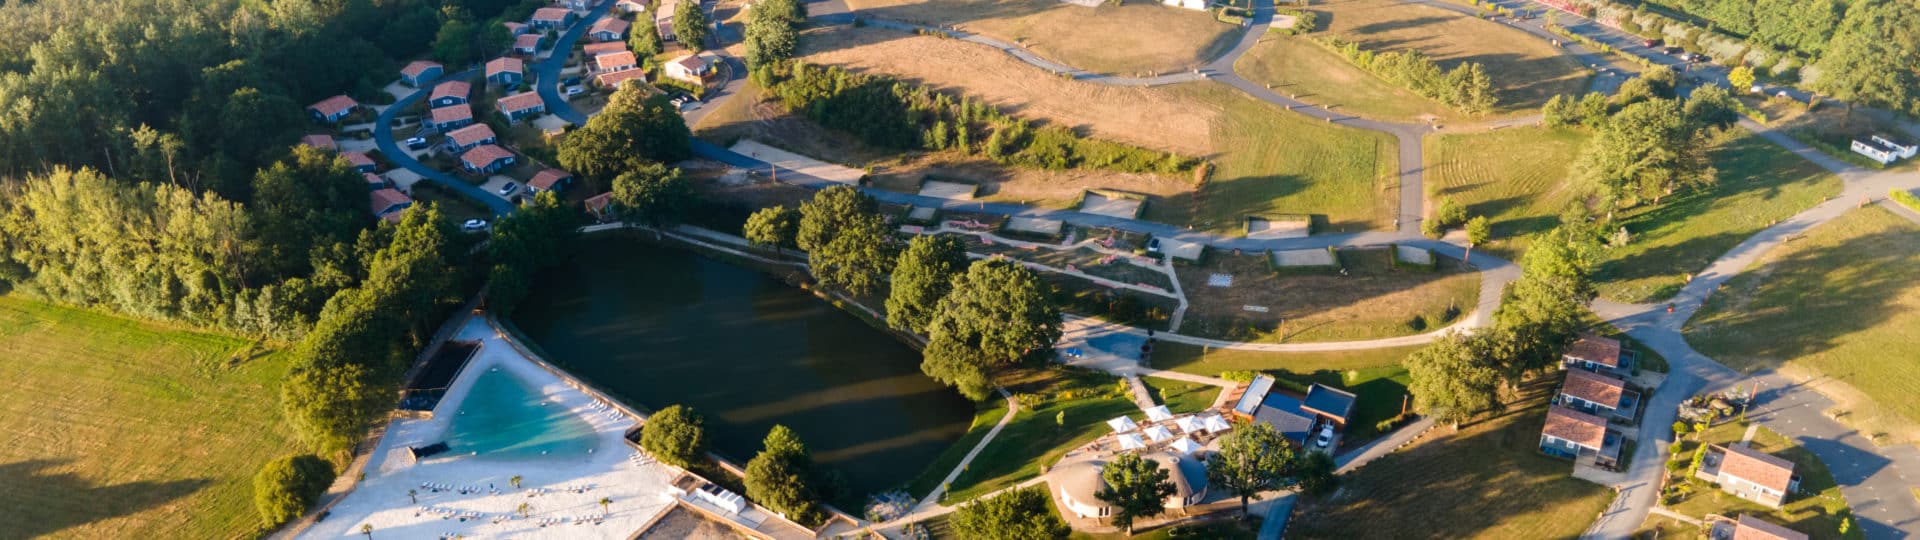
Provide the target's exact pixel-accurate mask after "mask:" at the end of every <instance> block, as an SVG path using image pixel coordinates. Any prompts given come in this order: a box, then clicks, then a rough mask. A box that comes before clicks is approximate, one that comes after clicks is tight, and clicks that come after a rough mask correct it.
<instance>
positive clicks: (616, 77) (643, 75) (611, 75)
mask: <svg viewBox="0 0 1920 540" xmlns="http://www.w3.org/2000/svg"><path fill="white" fill-rule="evenodd" d="M632 80H639V81H640V82H646V81H647V70H644V69H640V68H633V69H623V70H620V71H609V72H606V73H601V74H599V75H594V76H593V82H595V83H597V84H599V85H600V86H601V87H602V88H619V87H620V83H624V82H627V81H632Z"/></svg>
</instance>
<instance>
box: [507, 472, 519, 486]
mask: <svg viewBox="0 0 1920 540" xmlns="http://www.w3.org/2000/svg"><path fill="white" fill-rule="evenodd" d="M507 485H510V486H513V489H520V475H517V474H516V475H513V478H508V479H507Z"/></svg>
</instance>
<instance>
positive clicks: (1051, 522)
mask: <svg viewBox="0 0 1920 540" xmlns="http://www.w3.org/2000/svg"><path fill="white" fill-rule="evenodd" d="M1052 505H1053V501H1052V500H1051V499H1049V498H1048V497H1047V491H1046V489H1045V488H1043V487H1040V486H1034V487H1027V488H1016V489H1013V490H1010V491H1006V492H1003V493H1000V494H999V495H994V496H991V497H981V498H978V499H974V501H973V502H970V503H967V504H964V505H961V506H960V507H959V508H957V509H954V511H953V517H951V518H949V519H948V520H947V524H948V525H949V526H950V527H952V528H953V532H954V533H956V534H959V535H960V538H962V539H963V540H1060V539H1063V538H1066V537H1067V534H1069V533H1071V532H1072V529H1069V528H1067V524H1066V522H1064V521H1061V520H1060V516H1059V515H1056V514H1055V513H1054V512H1053V508H1052Z"/></svg>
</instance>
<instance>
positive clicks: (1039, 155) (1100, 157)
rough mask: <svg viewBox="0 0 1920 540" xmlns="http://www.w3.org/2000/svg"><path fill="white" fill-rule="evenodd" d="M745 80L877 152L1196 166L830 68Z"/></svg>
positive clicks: (1040, 163) (1126, 167)
mask: <svg viewBox="0 0 1920 540" xmlns="http://www.w3.org/2000/svg"><path fill="white" fill-rule="evenodd" d="M752 80H753V82H754V84H757V85H759V86H760V87H762V88H767V89H769V90H771V91H772V93H773V94H774V95H776V96H778V97H779V98H780V100H781V102H782V103H783V104H785V105H786V107H787V109H788V110H790V111H793V112H795V113H797V114H800V115H801V116H804V117H806V118H807V119H808V120H811V121H813V122H815V123H817V124H820V125H822V126H826V127H828V128H832V129H835V130H839V131H843V132H846V133H849V134H852V135H853V136H855V137H856V138H858V139H859V140H860V141H861V142H863V143H866V144H868V145H872V146H876V147H880V148H888V149H895V150H916V149H918V150H933V151H941V150H952V151H957V152H961V153H966V154H973V155H980V156H983V157H986V158H989V159H992V160H994V161H996V162H999V163H1003V164H1007V165H1015V166H1022V167H1031V168H1038V169H1048V170H1062V169H1075V168H1081V169H1100V170H1109V171H1117V172H1128V173H1163V174H1164V173H1175V172H1181V171H1186V170H1189V169H1191V168H1193V167H1194V166H1195V165H1197V164H1198V160H1194V159H1191V158H1186V157H1182V156H1180V155H1177V154H1173V153H1170V152H1157V151H1153V150H1148V149H1145V148H1139V147H1135V146H1130V145H1125V144H1120V143H1116V142H1112V141H1105V140H1099V139H1092V138H1087V137H1082V136H1080V135H1078V134H1076V133H1074V132H1073V130H1071V129H1068V128H1066V127H1063V126H1058V125H1049V126H1045V127H1035V126H1034V125H1033V123H1031V122H1029V121H1027V120H1023V119H1019V118H1015V117H1013V116H1010V115H1007V114H1006V113H1003V112H1001V111H1000V110H998V109H996V108H994V107H993V106H991V105H988V104H986V103H981V102H976V101H974V100H973V99H972V98H970V97H964V96H963V97H957V98H956V97H954V96H951V95H948V94H946V93H942V92H936V91H934V90H932V89H930V88H928V87H925V86H921V85H915V84H910V83H906V82H903V81H899V80H896V79H893V78H890V77H885V76H880V75H868V74H859V73H853V72H850V71H847V70H845V69H842V68H840V67H837V66H818V65H813V64H807V63H804V62H797V61H790V62H776V63H767V64H762V65H760V66H757V67H755V68H754V69H753V73H752Z"/></svg>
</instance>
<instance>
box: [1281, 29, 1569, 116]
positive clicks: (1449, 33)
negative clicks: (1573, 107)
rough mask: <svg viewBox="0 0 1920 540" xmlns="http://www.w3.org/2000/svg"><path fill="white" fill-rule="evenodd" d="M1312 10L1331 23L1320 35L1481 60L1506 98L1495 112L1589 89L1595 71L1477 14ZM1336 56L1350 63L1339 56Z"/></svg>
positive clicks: (1443, 62)
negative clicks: (1592, 71) (1556, 95)
mask: <svg viewBox="0 0 1920 540" xmlns="http://www.w3.org/2000/svg"><path fill="white" fill-rule="evenodd" d="M1308 9H1311V10H1313V11H1315V12H1318V14H1319V20H1320V25H1321V26H1322V27H1324V28H1325V30H1323V31H1322V32H1320V34H1332V35H1335V36H1339V37H1340V38H1341V39H1344V40H1347V41H1351V42H1354V43H1358V44H1359V45H1360V46H1361V48H1364V49H1367V50H1371V51H1376V52H1388V51H1406V50H1417V51H1420V52H1422V53H1425V54H1426V55H1427V56H1428V57H1429V58H1432V59H1433V60H1434V61H1435V62H1437V63H1439V65H1440V68H1441V69H1452V68H1453V66H1455V65H1457V64H1459V63H1460V62H1479V63H1480V64H1482V65H1484V66H1486V70H1487V77H1488V78H1490V79H1492V80H1493V88H1494V94H1495V95H1496V96H1497V97H1498V98H1499V100H1500V101H1499V103H1498V104H1497V105H1495V107H1494V109H1495V110H1494V111H1493V112H1494V114H1495V115H1500V114H1505V113H1512V112H1519V111H1520V110H1523V109H1535V108H1539V107H1540V106H1541V105H1544V104H1546V102H1547V99H1548V98H1551V97H1553V96H1554V95H1555V94H1578V93H1583V92H1585V91H1586V89H1587V79H1588V77H1589V72H1588V71H1587V70H1586V68H1584V67H1583V66H1581V65H1580V63H1579V62H1577V61H1575V60H1574V59H1573V58H1572V57H1571V56H1568V55H1566V54H1565V52H1564V51H1562V50H1560V49H1559V48H1558V47H1554V46H1553V45H1552V44H1550V43H1548V42H1547V41H1546V40H1543V39H1540V38H1539V37H1536V36H1532V35H1528V34H1527V33H1526V32H1524V31H1521V30H1518V29H1514V28H1508V27H1506V25H1502V24H1498V23H1493V22H1489V21H1485V20H1481V19H1480V18H1478V17H1474V16H1472V15H1467V14H1463V13H1457V12H1454V11H1451V10H1446V9H1441V8H1437V7H1431V6H1422V5H1417V4H1412V3H1407V2H1402V1H1400V0H1325V1H1322V2H1314V3H1313V5H1312V6H1311V7H1309V8H1308ZM1306 45H1307V46H1311V47H1317V45H1313V44H1310V43H1309V44H1306ZM1330 60H1331V61H1337V62H1341V63H1343V64H1344V63H1347V62H1346V60H1344V59H1340V58H1338V57H1330ZM1343 88H1344V87H1343ZM1414 97H1418V96H1414ZM1421 99H1422V100H1424V98H1421ZM1356 106H1357V104H1356ZM1402 106H1403V107H1404V105H1402Z"/></svg>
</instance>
